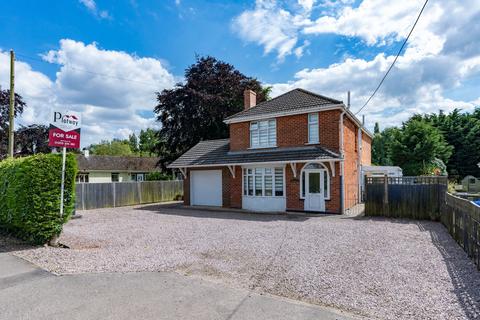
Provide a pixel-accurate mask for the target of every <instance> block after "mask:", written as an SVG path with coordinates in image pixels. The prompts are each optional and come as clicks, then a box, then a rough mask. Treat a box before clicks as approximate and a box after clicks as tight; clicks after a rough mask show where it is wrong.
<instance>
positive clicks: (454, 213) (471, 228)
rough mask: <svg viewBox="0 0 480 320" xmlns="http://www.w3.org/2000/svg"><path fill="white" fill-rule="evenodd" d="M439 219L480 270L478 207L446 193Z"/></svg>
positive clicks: (479, 221)
mask: <svg viewBox="0 0 480 320" xmlns="http://www.w3.org/2000/svg"><path fill="white" fill-rule="evenodd" d="M441 221H442V223H443V224H444V225H445V227H446V228H447V229H448V232H449V233H450V235H451V236H452V237H453V238H454V239H455V241H457V243H458V244H459V245H460V246H461V247H462V248H463V250H465V252H466V253H467V254H468V256H469V257H470V258H471V259H472V260H473V261H474V262H475V264H476V265H477V268H478V269H479V270H480V207H479V206H477V205H475V204H473V203H472V202H470V201H469V200H465V199H462V198H459V197H455V196H454V195H451V194H449V193H447V194H446V196H445V202H444V203H443V206H442V216H441Z"/></svg>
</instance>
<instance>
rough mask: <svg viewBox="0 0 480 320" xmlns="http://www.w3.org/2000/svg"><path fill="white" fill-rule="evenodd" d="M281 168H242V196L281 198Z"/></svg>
mask: <svg viewBox="0 0 480 320" xmlns="http://www.w3.org/2000/svg"><path fill="white" fill-rule="evenodd" d="M283 187H284V185H283V168H282V167H273V168H244V169H243V195H244V196H253V197H283V193H284V192H283Z"/></svg>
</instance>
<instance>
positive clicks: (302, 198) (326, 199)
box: [300, 197, 332, 201]
mask: <svg viewBox="0 0 480 320" xmlns="http://www.w3.org/2000/svg"><path fill="white" fill-rule="evenodd" d="M300 200H305V197H300ZM323 200H325V201H330V200H332V199H331V198H325V199H323Z"/></svg>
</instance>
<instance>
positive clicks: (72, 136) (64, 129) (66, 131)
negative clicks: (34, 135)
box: [48, 111, 81, 149]
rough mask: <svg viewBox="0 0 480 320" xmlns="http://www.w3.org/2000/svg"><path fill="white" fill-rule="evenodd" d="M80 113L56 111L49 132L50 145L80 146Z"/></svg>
mask: <svg viewBox="0 0 480 320" xmlns="http://www.w3.org/2000/svg"><path fill="white" fill-rule="evenodd" d="M80 126H81V116H80V113H78V112H74V111H66V112H63V111H54V112H53V115H52V119H51V122H50V131H49V132H48V145H49V146H50V147H64V148H72V149H78V148H80Z"/></svg>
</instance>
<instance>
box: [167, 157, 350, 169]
mask: <svg viewBox="0 0 480 320" xmlns="http://www.w3.org/2000/svg"><path fill="white" fill-rule="evenodd" d="M329 161H338V162H342V161H343V159H339V158H325V159H309V160H284V161H268V162H244V163H216V164H196V165H183V166H167V168H169V169H178V168H202V167H205V168H206V167H224V166H256V165H269V164H288V163H306V162H308V163H310V162H329Z"/></svg>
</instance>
